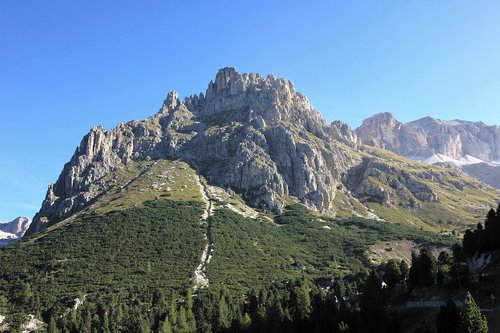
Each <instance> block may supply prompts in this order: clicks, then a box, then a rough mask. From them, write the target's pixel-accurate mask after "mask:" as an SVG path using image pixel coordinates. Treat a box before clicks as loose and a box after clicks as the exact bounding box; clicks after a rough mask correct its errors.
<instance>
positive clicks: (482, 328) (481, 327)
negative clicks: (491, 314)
mask: <svg viewBox="0 0 500 333" xmlns="http://www.w3.org/2000/svg"><path fill="white" fill-rule="evenodd" d="M460 333H488V322H487V321H486V317H485V316H484V315H483V314H481V311H480V310H479V306H477V304H476V302H475V301H474V298H472V296H471V294H470V293H467V297H466V299H465V301H464V310H463V311H462V313H461V315H460Z"/></svg>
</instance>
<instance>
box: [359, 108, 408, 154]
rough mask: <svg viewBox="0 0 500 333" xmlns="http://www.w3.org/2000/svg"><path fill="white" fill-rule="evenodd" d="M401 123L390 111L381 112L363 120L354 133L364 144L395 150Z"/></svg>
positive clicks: (397, 145)
mask: <svg viewBox="0 0 500 333" xmlns="http://www.w3.org/2000/svg"><path fill="white" fill-rule="evenodd" d="M401 125H402V123H401V122H399V121H397V120H396V118H394V116H393V115H392V114H391V113H389V112H383V113H378V114H376V115H374V116H372V117H370V118H367V119H365V120H363V123H362V125H361V126H360V127H358V128H357V129H356V134H357V136H358V137H360V138H363V139H362V141H363V143H365V144H368V145H372V146H376V147H381V148H386V149H389V150H393V151H397V150H398V149H399V141H400V140H399V130H400V129H401Z"/></svg>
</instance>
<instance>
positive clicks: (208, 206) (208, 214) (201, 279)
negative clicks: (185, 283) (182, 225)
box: [193, 174, 214, 290]
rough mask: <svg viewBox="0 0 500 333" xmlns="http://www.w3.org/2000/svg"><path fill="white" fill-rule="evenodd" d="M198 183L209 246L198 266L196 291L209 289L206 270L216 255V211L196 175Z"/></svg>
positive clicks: (195, 276) (195, 272)
mask: <svg viewBox="0 0 500 333" xmlns="http://www.w3.org/2000/svg"><path fill="white" fill-rule="evenodd" d="M196 181H197V183H198V186H199V187H200V192H201V196H202V198H203V201H204V202H205V209H204V211H203V214H202V216H201V218H202V223H203V222H206V224H207V231H206V233H205V235H204V238H205V239H206V241H207V245H206V246H205V249H204V250H203V253H202V254H201V263H200V264H199V265H198V267H197V268H196V270H195V271H194V287H193V289H194V290H196V289H198V288H206V287H208V278H207V275H206V268H207V265H208V264H209V263H210V260H212V257H213V253H214V244H213V242H212V215H213V209H214V208H213V203H212V201H211V200H210V198H209V196H208V191H207V187H206V185H205V184H204V183H203V181H202V180H201V177H200V175H199V174H197V175H196Z"/></svg>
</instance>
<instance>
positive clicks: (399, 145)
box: [356, 113, 500, 188]
mask: <svg viewBox="0 0 500 333" xmlns="http://www.w3.org/2000/svg"><path fill="white" fill-rule="evenodd" d="M356 134H357V135H358V137H359V138H360V139H361V141H362V142H363V143H365V144H368V145H371V146H375V147H381V148H384V149H388V150H390V151H393V152H395V153H397V154H399V155H401V156H404V157H406V158H410V159H413V160H417V161H421V162H424V163H428V164H441V165H443V166H451V167H460V168H462V170H464V171H465V172H466V173H468V174H470V175H471V176H473V177H476V178H478V179H480V180H482V181H483V182H485V183H487V184H490V185H492V186H494V187H496V188H500V127H499V126H497V125H494V126H488V125H486V124H484V123H482V122H471V121H464V120H448V121H446V120H439V119H434V118H431V117H425V118H422V119H419V120H415V121H411V122H408V123H402V122H400V121H398V120H397V119H396V118H394V116H393V115H392V114H390V113H379V114H377V115H374V116H373V117H370V118H368V119H365V120H364V121H363V123H362V125H361V126H360V127H358V128H357V129H356Z"/></svg>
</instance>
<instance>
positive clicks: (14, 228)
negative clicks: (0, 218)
mask: <svg viewBox="0 0 500 333" xmlns="http://www.w3.org/2000/svg"><path fill="white" fill-rule="evenodd" d="M30 224H31V220H30V219H29V218H27V217H22V216H20V217H18V218H16V219H14V220H13V221H10V222H0V247H2V246H5V245H7V244H9V243H12V242H16V241H18V240H19V239H21V237H23V236H24V234H25V233H26V230H28V228H29V226H30Z"/></svg>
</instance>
